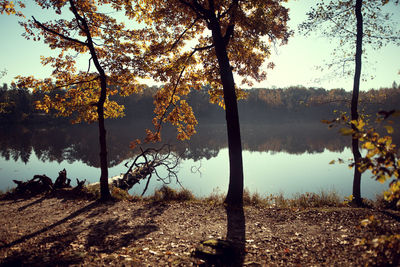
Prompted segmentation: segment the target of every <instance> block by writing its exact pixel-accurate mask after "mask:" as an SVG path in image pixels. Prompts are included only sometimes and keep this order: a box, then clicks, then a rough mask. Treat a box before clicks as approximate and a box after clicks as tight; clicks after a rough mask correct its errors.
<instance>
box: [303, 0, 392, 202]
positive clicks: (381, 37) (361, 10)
mask: <svg viewBox="0 0 400 267" xmlns="http://www.w3.org/2000/svg"><path fill="white" fill-rule="evenodd" d="M388 2H389V1H388V0H382V1H366V2H365V1H364V2H363V1H362V0H346V1H330V2H329V4H325V3H324V1H320V2H319V3H317V7H316V8H313V9H312V10H311V11H310V12H309V13H308V21H306V22H304V23H303V24H302V25H300V29H302V30H305V31H307V32H310V31H313V30H317V29H318V28H322V29H324V34H326V35H327V36H330V37H338V38H340V46H341V49H343V47H344V50H342V51H344V55H345V56H343V57H342V59H341V60H340V62H341V63H342V64H343V68H344V66H345V64H346V63H347V62H349V61H353V62H354V64H355V67H354V81H353V94H352V99H351V107H350V110H351V125H352V129H353V134H352V143H351V147H352V152H353V157H354V161H355V166H356V167H355V168H354V179H353V197H354V202H355V204H357V205H361V204H362V198H361V172H360V170H359V168H358V167H359V166H360V163H361V153H360V150H359V138H358V136H357V135H356V134H355V132H356V130H357V127H358V125H359V123H360V122H359V114H358V102H359V100H358V98H359V90H360V80H361V64H362V54H363V43H364V42H366V43H367V44H370V45H371V46H372V48H374V49H378V48H380V47H382V46H383V45H384V44H386V43H388V42H400V37H399V35H398V34H394V31H393V26H391V25H388V23H387V20H389V17H390V15H389V14H384V13H383V12H382V9H381V8H382V6H384V5H386V4H388ZM394 2H395V3H396V4H397V3H398V1H394ZM354 16H355V24H353V23H352V22H353V21H354ZM325 22H329V25H330V28H328V30H327V29H326V28H324V23H325ZM354 29H355V31H354ZM354 39H355V42H354ZM347 43H350V49H349V47H348V46H346V44H347ZM353 45H355V49H353ZM346 49H349V50H347V51H346ZM349 51H355V56H354V59H351V58H352V53H351V52H349ZM349 57H350V59H349Z"/></svg>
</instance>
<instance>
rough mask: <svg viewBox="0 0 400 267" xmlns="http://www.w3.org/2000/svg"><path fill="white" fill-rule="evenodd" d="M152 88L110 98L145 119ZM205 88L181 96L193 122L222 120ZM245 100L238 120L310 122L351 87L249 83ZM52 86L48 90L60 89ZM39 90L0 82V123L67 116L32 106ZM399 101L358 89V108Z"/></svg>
mask: <svg viewBox="0 0 400 267" xmlns="http://www.w3.org/2000/svg"><path fill="white" fill-rule="evenodd" d="M157 89H158V88H157V87H155V86H153V87H147V88H146V89H144V91H143V92H142V93H140V94H136V95H131V96H129V97H122V96H113V97H112V98H113V100H116V101H117V102H118V103H120V104H123V105H124V106H125V118H124V119H123V120H129V121H137V120H151V118H152V117H153V107H154V106H153V95H154V93H155V92H156V91H157ZM207 90H208V88H207V87H203V88H202V89H201V90H199V91H196V90H192V91H191V93H190V94H189V95H187V96H185V98H186V100H187V101H188V102H189V103H190V105H191V106H192V108H193V110H194V112H195V115H196V117H197V118H198V120H199V122H202V121H207V122H224V112H222V110H221V107H219V106H218V105H214V104H211V103H209V98H208V92H207ZM246 91H247V93H248V97H247V99H244V100H240V101H239V111H240V119H241V121H244V122H263V123H264V122H268V123H275V122H276V123H282V122H292V121H316V120H321V119H329V118H331V117H333V116H334V114H333V111H334V110H339V111H349V109H350V108H349V107H350V100H351V92H348V91H345V90H344V89H332V90H326V89H323V88H314V87H311V88H305V87H302V86H292V87H288V88H283V89H264V88H254V89H249V90H246ZM63 92H64V91H62V90H57V91H54V92H52V93H51V94H50V95H55V94H61V95H62V94H63ZM43 96H44V93H42V92H36V93H34V94H33V93H31V92H30V90H28V89H17V88H13V87H9V86H7V84H4V85H3V87H0V122H2V123H19V122H24V123H44V124H49V123H66V122H67V121H68V118H55V116H54V114H52V113H50V114H44V113H43V112H42V111H38V110H36V109H35V101H37V100H40V99H42V98H43ZM398 103H400V87H399V86H397V85H393V86H392V88H381V89H377V90H369V91H366V92H361V93H360V111H361V112H364V113H366V114H374V113H376V112H378V111H379V110H391V109H395V108H397V107H398Z"/></svg>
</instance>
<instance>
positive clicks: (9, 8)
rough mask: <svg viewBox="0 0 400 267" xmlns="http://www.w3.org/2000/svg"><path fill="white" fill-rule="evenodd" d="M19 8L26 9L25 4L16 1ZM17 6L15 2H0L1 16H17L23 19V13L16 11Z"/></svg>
mask: <svg viewBox="0 0 400 267" xmlns="http://www.w3.org/2000/svg"><path fill="white" fill-rule="evenodd" d="M16 3H17V6H19V7H20V8H24V7H25V4H24V3H22V2H21V1H16ZM15 7H16V6H15V4H14V3H13V1H8V0H0V14H4V13H6V14H7V15H16V16H18V17H23V16H24V15H23V14H22V13H21V11H18V10H16V9H15Z"/></svg>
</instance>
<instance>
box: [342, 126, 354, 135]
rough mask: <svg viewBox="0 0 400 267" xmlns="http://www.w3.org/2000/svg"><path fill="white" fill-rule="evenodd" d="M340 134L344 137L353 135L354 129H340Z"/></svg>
mask: <svg viewBox="0 0 400 267" xmlns="http://www.w3.org/2000/svg"><path fill="white" fill-rule="evenodd" d="M339 132H340V133H341V134H342V135H352V134H353V132H354V131H353V130H352V129H349V128H340V129H339Z"/></svg>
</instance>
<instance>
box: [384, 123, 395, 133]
mask: <svg viewBox="0 0 400 267" xmlns="http://www.w3.org/2000/svg"><path fill="white" fill-rule="evenodd" d="M384 127H385V128H386V131H387V132H388V134H392V133H393V132H394V130H393V127H392V126H390V125H385V126H384Z"/></svg>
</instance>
